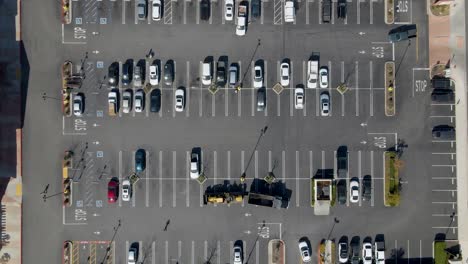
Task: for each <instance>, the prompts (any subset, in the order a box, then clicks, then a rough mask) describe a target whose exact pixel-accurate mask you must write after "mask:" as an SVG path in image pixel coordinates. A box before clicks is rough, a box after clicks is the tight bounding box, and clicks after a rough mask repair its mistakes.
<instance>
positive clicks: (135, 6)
mask: <svg viewBox="0 0 468 264" xmlns="http://www.w3.org/2000/svg"><path fill="white" fill-rule="evenodd" d="M133 7H134V8H133V16H134V17H135V25H136V24H138V15H137V5H136V2H135V5H134V6H133Z"/></svg>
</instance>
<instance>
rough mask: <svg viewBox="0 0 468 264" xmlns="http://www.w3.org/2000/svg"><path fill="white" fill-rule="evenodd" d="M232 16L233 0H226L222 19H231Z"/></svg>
mask: <svg viewBox="0 0 468 264" xmlns="http://www.w3.org/2000/svg"><path fill="white" fill-rule="evenodd" d="M233 18H234V0H226V1H225V2H224V19H226V21H231V20H233Z"/></svg>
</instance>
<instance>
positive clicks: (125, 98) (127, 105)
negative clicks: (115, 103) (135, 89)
mask: <svg viewBox="0 0 468 264" xmlns="http://www.w3.org/2000/svg"><path fill="white" fill-rule="evenodd" d="M131 110H132V92H131V91H129V90H127V91H125V92H124V93H123V95H122V111H123V112H124V113H125V114H128V113H130V111H131Z"/></svg>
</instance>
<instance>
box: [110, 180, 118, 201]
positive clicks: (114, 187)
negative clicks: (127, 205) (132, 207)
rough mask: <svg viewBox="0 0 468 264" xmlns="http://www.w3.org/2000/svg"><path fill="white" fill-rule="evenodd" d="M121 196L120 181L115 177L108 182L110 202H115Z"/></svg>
mask: <svg viewBox="0 0 468 264" xmlns="http://www.w3.org/2000/svg"><path fill="white" fill-rule="evenodd" d="M118 197H119V182H118V181H117V180H115V179H111V180H110V181H109V183H108V184H107V201H108V202H109V203H115V201H117V198H118Z"/></svg>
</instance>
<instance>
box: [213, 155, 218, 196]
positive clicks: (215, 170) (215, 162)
mask: <svg viewBox="0 0 468 264" xmlns="http://www.w3.org/2000/svg"><path fill="white" fill-rule="evenodd" d="M217 176H218V152H216V150H214V151H213V184H214V185H216V183H217V181H216V178H217ZM215 205H216V204H215Z"/></svg>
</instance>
